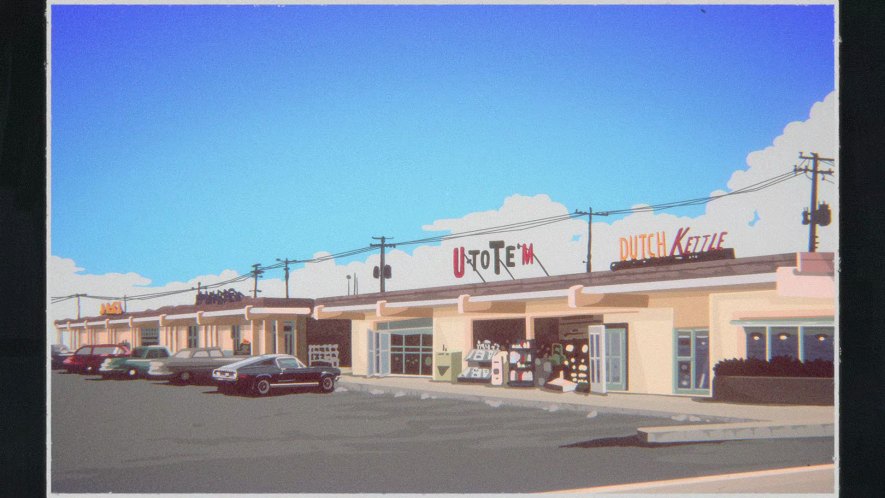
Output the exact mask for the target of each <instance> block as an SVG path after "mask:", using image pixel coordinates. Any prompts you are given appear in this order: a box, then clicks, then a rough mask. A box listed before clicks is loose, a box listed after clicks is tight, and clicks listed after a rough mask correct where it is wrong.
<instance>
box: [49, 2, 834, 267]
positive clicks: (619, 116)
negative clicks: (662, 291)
mask: <svg viewBox="0 0 885 498" xmlns="http://www.w3.org/2000/svg"><path fill="white" fill-rule="evenodd" d="M703 9H704V10H705V11H706V12H705V13H704V12H702V11H701V7H699V6H643V7H639V6H550V7H541V6H445V7H438V6H411V7H406V6H376V7H371V6H325V7H320V6H286V7H276V6H266V7H252V6H177V7H175V6H159V7H146V6H59V5H56V6H53V7H52V28H51V29H52V60H51V64H52V110H51V112H52V115H51V117H52V132H51V133H52V162H51V168H52V171H51V174H52V182H51V196H52V197H51V210H52V212H51V214H52V225H51V253H52V254H53V255H55V256H59V257H63V258H70V259H72V260H74V261H76V263H77V265H78V266H80V267H83V268H84V269H85V270H86V271H87V272H88V273H94V274H102V273H108V272H120V273H126V272H136V273H138V274H140V275H143V276H146V277H148V278H150V279H152V280H153V283H154V284H158V285H161V284H164V283H166V282H169V281H173V280H186V279H188V278H190V277H192V276H194V275H199V274H208V273H218V272H220V271H221V270H223V269H226V268H231V269H235V270H237V271H240V272H245V271H247V270H248V269H249V266H250V265H251V264H253V263H257V262H261V263H263V264H270V263H273V262H274V258H284V257H288V258H296V259H300V258H308V257H310V256H312V255H313V254H314V253H315V252H317V251H329V252H339V251H343V250H347V249H354V248H359V247H363V246H365V245H367V244H368V243H370V242H373V241H372V240H371V237H372V236H377V235H387V236H393V237H396V238H397V239H399V240H404V239H413V238H418V237H422V236H426V235H429V234H427V233H426V232H422V230H421V227H422V226H423V225H428V224H430V223H432V222H433V221H434V220H438V219H443V218H456V217H462V216H465V215H467V214H469V213H472V212H476V211H484V210H491V209H496V208H498V207H500V206H501V204H502V202H503V200H504V199H505V198H507V197H508V196H511V195H513V194H522V195H527V196H531V195H536V194H547V195H549V196H550V197H551V198H552V199H554V200H555V201H556V202H560V203H562V204H564V205H565V206H567V207H568V208H569V209H586V208H587V206H588V205H592V206H593V207H594V209H617V208H623V207H628V206H630V205H633V204H637V203H650V204H651V203H658V202H666V201H672V200H679V199H684V198H693V197H701V196H705V195H707V194H708V193H709V192H711V191H712V190H715V189H717V188H723V186H724V185H725V184H726V182H727V181H728V179H729V178H730V177H731V175H732V173H733V172H734V171H735V170H739V169H741V168H745V167H746V158H747V154H748V153H750V152H752V151H754V150H759V149H763V148H765V147H766V146H768V145H770V144H771V141H772V139H773V138H774V137H776V136H778V135H779V134H780V133H782V132H783V130H784V126H785V125H786V124H787V123H789V122H791V121H795V120H800V119H805V118H807V116H808V112H809V108H810V107H811V105H812V104H813V103H814V102H816V101H819V100H822V99H823V98H824V97H825V96H826V95H827V94H829V93H830V92H832V91H833V89H834V79H835V78H834V69H833V68H834V62H833V52H834V50H833V37H834V34H833V29H834V24H833V7H832V6H704V7H703ZM683 213H687V214H692V212H691V211H684V212H683Z"/></svg>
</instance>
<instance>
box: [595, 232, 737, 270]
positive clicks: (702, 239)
mask: <svg viewBox="0 0 885 498" xmlns="http://www.w3.org/2000/svg"><path fill="white" fill-rule="evenodd" d="M689 231H691V227H682V228H680V229H679V231H678V232H676V238H675V239H674V240H673V244H671V245H668V244H667V234H666V232H652V233H642V234H639V235H631V236H629V237H620V238H619V239H618V248H619V250H620V261H617V262H614V263H612V264H611V269H612V270H623V269H626V268H640V267H643V266H661V265H671V264H677V263H687V262H690V261H711V260H716V259H734V249H732V248H726V247H722V244H724V243H725V236H726V235H728V232H725V231H722V232H714V233H706V234H699V235H689Z"/></svg>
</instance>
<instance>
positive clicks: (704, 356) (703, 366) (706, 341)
mask: <svg viewBox="0 0 885 498" xmlns="http://www.w3.org/2000/svg"><path fill="white" fill-rule="evenodd" d="M694 341H695V342H694V376H695V380H694V388H695V389H709V388H710V375H709V370H710V337H709V336H707V335H700V334H698V335H696V336H695V338H694Z"/></svg>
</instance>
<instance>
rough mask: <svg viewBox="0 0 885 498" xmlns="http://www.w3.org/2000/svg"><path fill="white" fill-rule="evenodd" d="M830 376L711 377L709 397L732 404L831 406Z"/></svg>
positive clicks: (832, 387)
mask: <svg viewBox="0 0 885 498" xmlns="http://www.w3.org/2000/svg"><path fill="white" fill-rule="evenodd" d="M834 386H835V385H834V383H833V379H832V378H831V377H742V376H718V375H717V376H716V377H713V399H714V400H716V401H728V402H734V403H759V404H780V405H832V404H833V396H834Z"/></svg>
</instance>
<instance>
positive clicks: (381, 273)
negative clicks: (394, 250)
mask: <svg viewBox="0 0 885 498" xmlns="http://www.w3.org/2000/svg"><path fill="white" fill-rule="evenodd" d="M372 238H373V239H375V240H380V241H381V243H380V244H369V246H370V247H380V248H381V266H379V267H378V277H379V278H380V279H381V292H384V279H385V278H386V277H387V276H388V274H387V272H386V271H385V270H386V268H387V266H386V265H385V264H384V248H385V247H396V244H387V243H385V242H386V241H387V240H388V239H392V238H393V237H385V236H383V235H382V236H381V237H372Z"/></svg>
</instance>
